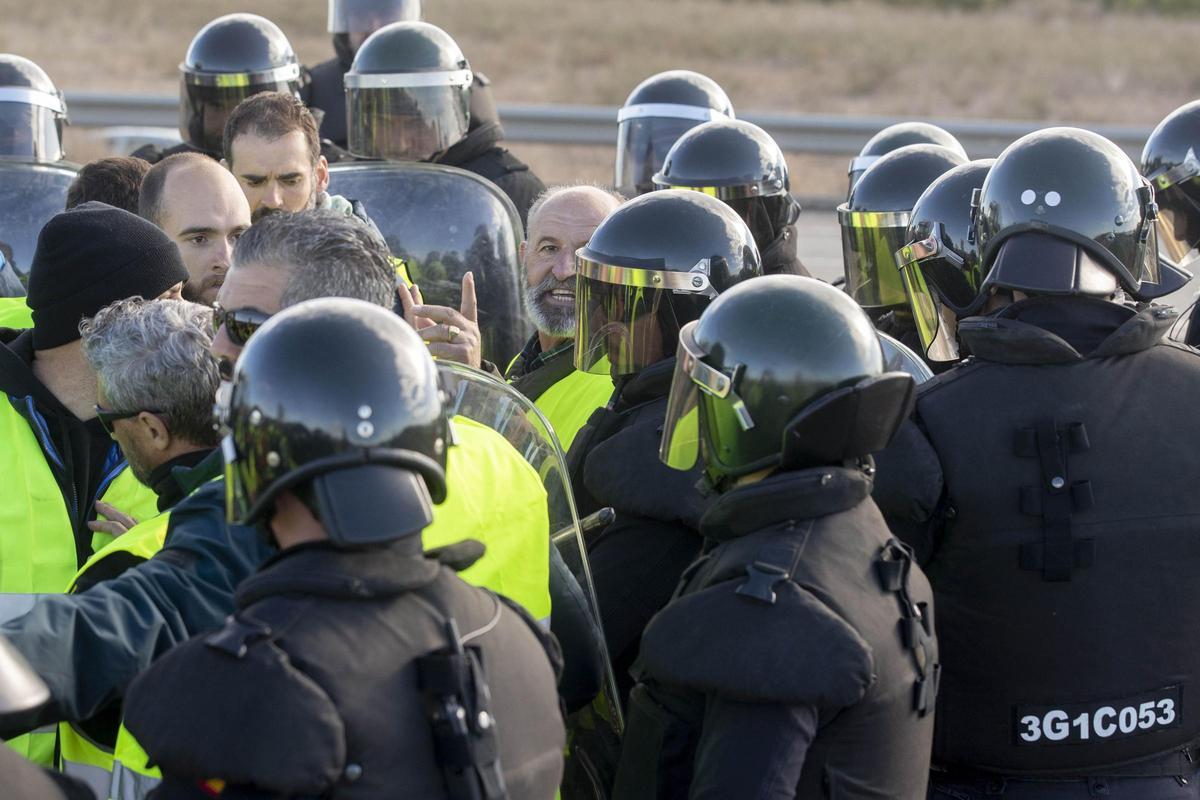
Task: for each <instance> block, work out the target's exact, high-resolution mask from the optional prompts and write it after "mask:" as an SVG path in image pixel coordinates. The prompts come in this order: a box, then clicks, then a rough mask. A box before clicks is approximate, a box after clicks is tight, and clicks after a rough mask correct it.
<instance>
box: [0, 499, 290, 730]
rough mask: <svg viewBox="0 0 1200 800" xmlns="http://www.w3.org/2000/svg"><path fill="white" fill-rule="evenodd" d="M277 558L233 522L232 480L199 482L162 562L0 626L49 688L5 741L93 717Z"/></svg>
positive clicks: (217, 621) (209, 625)
mask: <svg viewBox="0 0 1200 800" xmlns="http://www.w3.org/2000/svg"><path fill="white" fill-rule="evenodd" d="M274 552H275V548H273V547H272V546H270V545H269V544H267V542H266V540H265V538H264V537H263V536H261V535H260V534H259V533H258V531H256V530H255V529H253V528H243V527H238V526H230V525H228V524H227V523H226V522H225V483H224V481H214V482H211V483H206V484H204V485H203V486H201V487H200V489H199V490H197V491H196V492H195V494H193V495H191V496H190V497H188V498H187V499H186V500H184V501H183V502H181V503H180V504H179V505H177V506H176V507H175V508H174V509H173V510H172V512H171V518H170V524H169V526H168V528H167V539H166V545H165V546H164V547H163V549H162V550H161V551H159V553H158V554H157V555H156V556H154V558H152V559H150V560H149V561H147V562H145V563H143V564H139V565H138V566H136V567H134V568H133V569H130V570H127V571H125V572H124V573H122V574H121V575H120V576H118V577H116V578H114V579H113V580H110V581H105V582H104V583H102V584H100V585H98V586H94V587H92V588H91V589H90V590H89V591H87V592H84V593H83V594H76V595H61V596H52V597H45V598H42V599H41V600H40V601H39V602H38V603H37V605H35V606H34V608H33V610H32V611H30V612H29V613H28V614H26V615H24V616H23V617H20V618H19V619H16V620H13V621H11V622H9V623H7V624H5V625H4V626H0V634H2V635H4V636H7V637H8V638H9V640H10V641H11V642H12V644H13V646H14V647H16V648H17V650H18V651H20V653H21V655H23V656H25V658H26V659H27V660H28V661H29V662H30V664H31V665H32V666H33V668H34V671H36V672H37V673H38V674H39V675H41V676H42V677H43V679H44V680H45V681H46V682H47V683H48V684H49V686H50V703H49V704H48V705H47V706H46V707H45V708H44V709H42V710H41V711H39V713H38V715H37V717H36V718H35V719H31V720H29V721H28V724H27V725H22V726H21V727H20V728H14V729H5V730H0V736H3V737H11V736H14V735H16V734H18V733H24V732H25V731H27V730H32V729H33V728H36V727H38V726H40V725H44V724H47V723H50V722H59V721H62V720H79V719H86V718H88V717H91V716H93V715H95V714H96V712H97V711H98V710H100V709H101V708H102V707H104V706H105V705H107V704H108V703H109V702H111V701H112V700H114V699H117V698H120V697H121V696H123V695H124V693H125V690H126V687H128V685H129V683H130V682H131V681H132V680H133V679H134V678H135V677H136V676H137V675H138V674H139V673H141V672H143V671H144V670H145V669H146V668H147V667H149V666H150V664H151V662H153V661H154V660H155V659H156V658H158V657H159V656H161V655H162V654H163V653H165V652H167V651H168V650H170V649H171V648H172V647H175V646H176V645H178V644H180V643H182V642H184V641H186V640H187V639H189V638H191V637H192V636H195V635H196V634H198V633H203V632H205V631H210V630H213V629H214V628H217V627H219V626H220V625H221V624H222V622H223V621H224V620H225V618H226V617H227V616H229V614H230V613H232V612H233V608H234V603H233V594H234V589H235V588H236V587H237V585H238V584H239V583H241V582H242V580H243V579H244V578H246V577H247V576H249V575H251V574H253V573H254V572H255V571H256V570H257V569H258V568H259V566H260V565H261V564H262V563H263V562H264V561H266V560H267V558H269V557H270V556H271V555H272V554H273V553H274Z"/></svg>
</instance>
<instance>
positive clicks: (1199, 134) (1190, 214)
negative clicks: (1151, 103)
mask: <svg viewBox="0 0 1200 800" xmlns="http://www.w3.org/2000/svg"><path fill="white" fill-rule="evenodd" d="M1197 148H1200V100H1195V101H1193V102H1191V103H1188V104H1187V105H1184V106H1180V107H1179V108H1177V109H1175V110H1174V111H1172V112H1171V113H1170V114H1168V115H1167V117H1166V119H1164V120H1163V121H1162V122H1160V123H1158V126H1157V127H1156V128H1155V129H1154V131H1153V132H1152V133H1151V134H1150V138H1149V139H1147V140H1146V147H1145V149H1143V150H1142V174H1143V175H1145V176H1146V177H1147V178H1149V179H1150V182H1151V183H1152V184H1154V201H1155V203H1157V204H1158V251H1159V253H1160V254H1161V255H1162V256H1163V257H1164V258H1166V259H1168V260H1170V261H1171V262H1172V263H1174V264H1176V265H1178V266H1180V267H1183V266H1187V264H1188V262H1190V261H1192V260H1194V259H1195V258H1196V257H1197V255H1200V156H1197V155H1196V149H1197Z"/></svg>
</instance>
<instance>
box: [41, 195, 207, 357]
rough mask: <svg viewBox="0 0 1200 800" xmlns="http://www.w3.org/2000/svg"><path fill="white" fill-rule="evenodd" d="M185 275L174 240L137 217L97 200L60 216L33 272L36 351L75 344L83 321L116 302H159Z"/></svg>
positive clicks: (48, 229) (49, 226)
mask: <svg viewBox="0 0 1200 800" xmlns="http://www.w3.org/2000/svg"><path fill="white" fill-rule="evenodd" d="M187 277H188V273H187V269H186V268H185V267H184V266H183V261H182V260H181V259H180V257H179V248H178V247H176V246H175V243H174V242H172V241H171V240H170V239H169V238H167V235H166V234H165V233H163V232H162V231H161V230H159V229H158V228H156V227H155V226H154V225H153V224H152V223H150V222H147V221H146V220H144V219H142V218H141V217H139V216H137V215H135V214H130V213H129V212H128V211H123V210H121V209H119V208H113V207H112V206H110V205H105V204H104V203H96V202H92V203H84V204H83V205H80V206H76V207H75V208H73V209H71V210H70V211H64V212H62V213H61V214H56V215H55V216H54V217H52V218H51V219H50V221H49V222H47V223H46V226H45V227H44V228H42V232H41V233H40V234H38V244H37V250H36V251H35V252H34V254H33V263H32V265H31V266H30V268H29V297H28V300H27V302H28V303H29V307H30V308H31V309H32V310H33V347H34V349H35V350H49V349H51V348H53V347H59V346H61V345H64V344H69V343H70V342H73V341H75V340H77V339H78V338H79V323H80V322H81V321H82V320H83V319H84V318H86V317H91V316H93V315H95V313H96V312H97V311H99V310H100V309H102V308H104V307H105V306H107V305H109V304H110V303H113V302H116V301H117V300H124V299H126V298H130V297H144V298H146V299H153V298H155V297H158V296H159V295H160V294H162V293H163V292H165V291H167V290H168V289H170V288H171V287H172V286H174V285H175V284H177V283H181V282H183V281H186V280H187Z"/></svg>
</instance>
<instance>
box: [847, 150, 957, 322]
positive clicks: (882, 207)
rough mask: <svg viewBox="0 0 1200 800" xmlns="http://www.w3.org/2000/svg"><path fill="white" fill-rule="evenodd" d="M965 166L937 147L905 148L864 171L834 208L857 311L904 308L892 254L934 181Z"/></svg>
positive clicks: (901, 285) (849, 288) (952, 153)
mask: <svg viewBox="0 0 1200 800" xmlns="http://www.w3.org/2000/svg"><path fill="white" fill-rule="evenodd" d="M963 163H966V158H965V157H964V156H962V155H961V154H959V153H958V152H956V151H954V150H950V149H948V148H945V147H942V146H941V145H935V144H910V145H906V146H904V147H901V148H900V149H898V150H893V151H892V152H890V153H888V154H886V155H884V156H881V157H880V158H879V160H878V161H876V162H875V163H873V164H872V165H871V166H870V167H867V169H866V171H865V172H863V175H862V178H860V179H859V181H858V183H856V184H855V185H854V188H853V189H852V190H851V191H850V199H849V200H847V201H846V202H845V203H843V204H842V205H840V206H838V210H837V211H838V223H839V224H840V225H841V228H842V261H843V266H844V269H845V273H846V291H847V292H848V293H849V294H850V296H851V297H853V298H854V300H855V302H857V303H858V304H859V305H860V306H863V307H864V308H888V307H891V306H904V305H907V304H908V298H907V296H906V295H905V293H904V283H903V282H902V281H901V280H900V273H899V271H898V270H897V269H896V261H895V253H896V251H897V250H899V249H900V248H901V247H902V246H904V244H905V243H906V242H907V241H908V239H907V234H906V232H907V229H908V222H909V216H910V213H911V212H912V208H913V206H914V205H915V204H916V202H917V198H918V197H920V196H921V193H922V192H924V191H925V188H926V187H927V186H929V184H931V183H933V181H934V179H935V178H937V177H938V176H940V175H942V174H943V173H945V172H947V171H948V170H951V169H953V168H954V167H957V166H959V165H960V164H963Z"/></svg>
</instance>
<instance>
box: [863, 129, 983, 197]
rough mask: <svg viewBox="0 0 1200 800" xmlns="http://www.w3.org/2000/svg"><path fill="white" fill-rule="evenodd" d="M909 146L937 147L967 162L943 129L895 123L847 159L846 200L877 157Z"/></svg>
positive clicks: (960, 147)
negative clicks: (848, 181)
mask: <svg viewBox="0 0 1200 800" xmlns="http://www.w3.org/2000/svg"><path fill="white" fill-rule="evenodd" d="M910 144H940V145H941V146H942V147H945V148H947V149H949V150H953V151H954V152H956V153H958V154H959V155H960V156H962V159H963V161H966V160H967V151H966V150H964V149H963V146H962V144H961V143H960V142H959V141H958V139H956V138H954V136H953V134H951V133H950V132H949V131H947V130H946V129H945V128H939V127H938V126H937V125H931V124H930V123H928V122H897V123H896V124H895V125H889V126H887V127H886V128H884V129H883V130H881V131H880V132H879V133H877V134H875V135H874V136H872V137H871V138H870V139H868V140H867V143H866V144H864V145H863V147H862V150H860V151H859V153H858V155H857V156H855V157H854V158H853V159H851V161H850V170H849V173H850V185H849V187H848V188H847V190H846V196H847V197H849V196H850V192H852V191H854V184H856V183H858V179H859V178H861V177H862V174H863V173H864V172H866V170H867V167H869V166H871V165H872V164H874V163H875V162H876V161H878V160H879V158H880V156H885V155H887V154H888V153H890V152H892V151H893V150H899V149H900V148H901V147H907V146H908V145H910Z"/></svg>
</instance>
